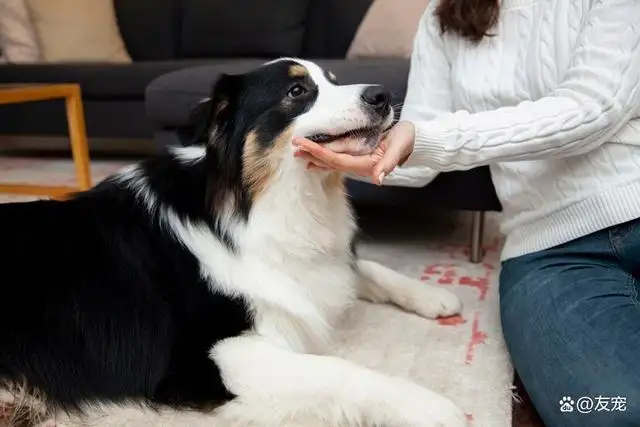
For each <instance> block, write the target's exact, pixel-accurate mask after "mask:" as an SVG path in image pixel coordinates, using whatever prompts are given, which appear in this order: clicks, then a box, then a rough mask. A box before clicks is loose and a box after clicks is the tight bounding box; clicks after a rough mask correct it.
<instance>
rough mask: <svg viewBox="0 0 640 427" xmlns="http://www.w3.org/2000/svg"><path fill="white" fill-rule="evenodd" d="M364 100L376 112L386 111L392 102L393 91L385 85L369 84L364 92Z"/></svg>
mask: <svg viewBox="0 0 640 427" xmlns="http://www.w3.org/2000/svg"><path fill="white" fill-rule="evenodd" d="M362 101H363V102H364V103H365V104H366V105H367V106H368V107H371V108H373V110H374V111H375V112H376V113H380V114H382V113H385V112H386V111H387V109H388V108H389V104H390V103H391V93H390V92H389V91H388V90H386V89H385V88H384V86H379V85H376V86H369V87H368V88H366V89H365V90H364V92H362Z"/></svg>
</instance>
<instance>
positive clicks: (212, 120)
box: [179, 74, 238, 145]
mask: <svg viewBox="0 0 640 427" xmlns="http://www.w3.org/2000/svg"><path fill="white" fill-rule="evenodd" d="M237 80H238V76H234V75H230V74H222V75H221V76H220V77H219V78H218V80H217V81H216V83H215V84H214V85H213V88H212V90H211V95H210V96H209V97H207V98H204V99H202V100H200V102H198V103H197V104H196V105H195V107H194V108H193V109H192V110H191V112H190V113H189V120H188V121H187V124H186V126H184V127H182V128H181V129H180V130H179V133H180V139H181V140H182V143H183V144H184V145H191V144H202V143H208V142H209V139H210V137H211V135H212V134H213V131H214V130H215V128H216V127H217V126H219V125H220V124H221V123H222V122H223V121H224V120H225V117H228V114H226V113H228V110H229V107H230V103H231V99H232V97H233V94H234V93H235V92H234V91H235V90H236V89H237Z"/></svg>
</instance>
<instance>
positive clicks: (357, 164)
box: [294, 138, 374, 176]
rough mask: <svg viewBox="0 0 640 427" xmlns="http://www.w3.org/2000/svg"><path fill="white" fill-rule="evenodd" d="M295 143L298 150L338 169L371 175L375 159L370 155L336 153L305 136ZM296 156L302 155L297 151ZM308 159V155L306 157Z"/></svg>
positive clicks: (295, 140) (297, 139)
mask: <svg viewBox="0 0 640 427" xmlns="http://www.w3.org/2000/svg"><path fill="white" fill-rule="evenodd" d="M294 145H296V146H297V147H298V150H302V152H303V153H305V154H308V155H311V157H315V158H316V159H317V160H320V161H321V162H322V163H324V164H325V165H326V166H328V167H330V168H333V169H338V170H341V171H347V172H355V173H357V174H359V175H362V176H369V175H370V174H371V169H372V167H373V164H374V162H373V160H372V158H371V157H370V156H368V155H367V156H352V155H350V154H341V153H335V152H333V151H331V150H328V149H326V148H324V147H323V146H321V145H320V144H316V143H315V142H313V141H309V140H308V139H304V138H296V139H294ZM296 156H301V155H300V154H298V153H296ZM304 158H305V159H308V157H304Z"/></svg>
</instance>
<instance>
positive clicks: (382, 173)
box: [372, 144, 404, 185]
mask: <svg viewBox="0 0 640 427" xmlns="http://www.w3.org/2000/svg"><path fill="white" fill-rule="evenodd" d="M403 151H404V150H403V147H402V144H389V148H387V150H386V151H385V152H384V154H383V155H382V158H381V159H380V161H379V162H378V163H376V165H375V166H374V167H373V177H372V178H373V183H374V184H376V185H382V181H384V178H385V177H386V176H387V175H389V174H390V173H391V172H392V171H393V170H394V169H395V168H396V166H398V163H400V160H402V157H403Z"/></svg>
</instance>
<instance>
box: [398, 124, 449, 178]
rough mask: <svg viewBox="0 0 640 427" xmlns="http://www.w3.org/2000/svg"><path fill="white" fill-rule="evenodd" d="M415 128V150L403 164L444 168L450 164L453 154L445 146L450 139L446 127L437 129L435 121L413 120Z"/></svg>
mask: <svg viewBox="0 0 640 427" xmlns="http://www.w3.org/2000/svg"><path fill="white" fill-rule="evenodd" d="M411 123H412V124H413V126H414V129H415V139H414V144H413V152H412V153H411V154H410V155H409V157H408V158H407V161H406V162H404V164H403V165H402V166H406V167H416V166H423V167H424V166H426V167H429V168H432V169H435V170H442V169H443V168H446V167H447V166H449V164H450V161H451V155H450V153H448V152H447V150H446V149H445V147H446V146H447V142H448V140H449V139H450V138H449V135H448V133H447V132H446V131H445V130H444V129H436V127H435V126H433V123H434V122H427V123H424V122H411Z"/></svg>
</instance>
